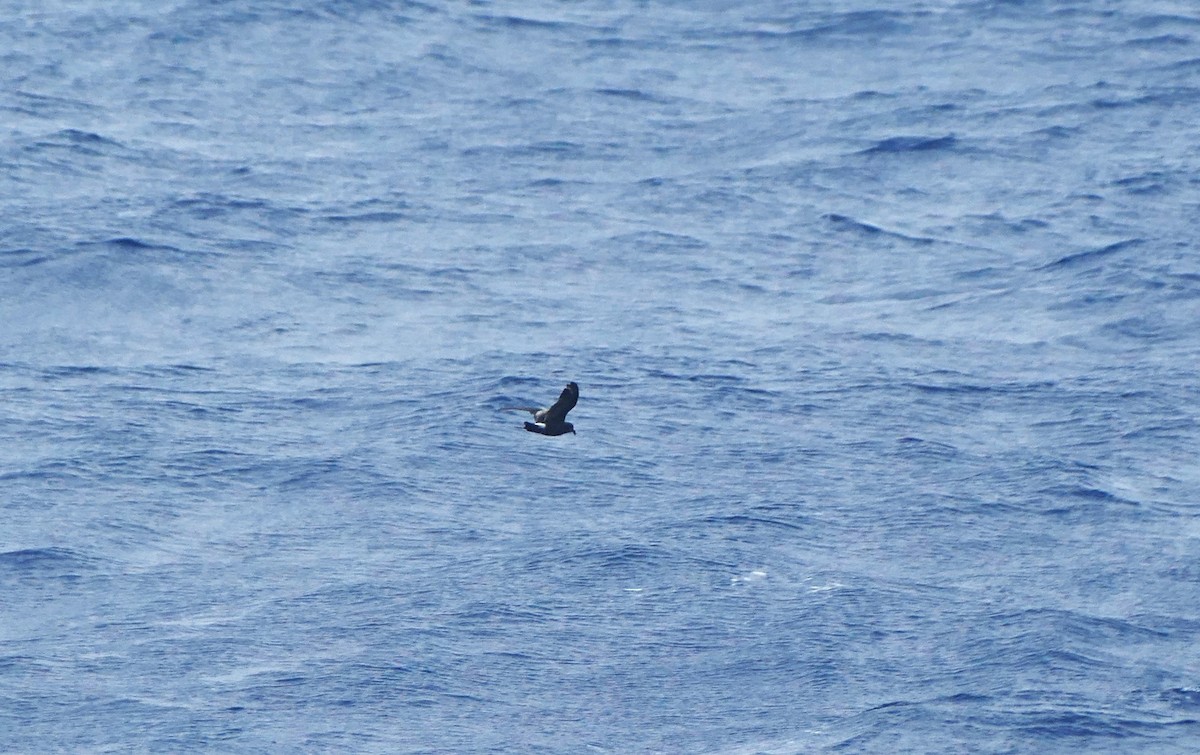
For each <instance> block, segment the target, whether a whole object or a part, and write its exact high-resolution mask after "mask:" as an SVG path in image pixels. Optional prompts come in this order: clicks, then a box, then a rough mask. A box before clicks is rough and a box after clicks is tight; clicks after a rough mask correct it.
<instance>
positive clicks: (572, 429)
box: [567, 422, 579, 435]
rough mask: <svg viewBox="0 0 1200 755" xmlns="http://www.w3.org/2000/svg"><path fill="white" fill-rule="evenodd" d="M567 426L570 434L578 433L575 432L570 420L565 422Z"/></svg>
mask: <svg viewBox="0 0 1200 755" xmlns="http://www.w3.org/2000/svg"><path fill="white" fill-rule="evenodd" d="M567 428H568V429H570V431H571V434H572V435H578V434H579V433H577V432H575V425H572V424H571V423H570V422H568V423H567Z"/></svg>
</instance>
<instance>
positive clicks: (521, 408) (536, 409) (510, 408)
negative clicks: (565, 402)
mask: <svg viewBox="0 0 1200 755" xmlns="http://www.w3.org/2000/svg"><path fill="white" fill-rule="evenodd" d="M500 410H501V411H505V412H529V413H530V414H537V413H538V412H544V411H546V410H545V409H542V408H541V407H538V406H502V407H500Z"/></svg>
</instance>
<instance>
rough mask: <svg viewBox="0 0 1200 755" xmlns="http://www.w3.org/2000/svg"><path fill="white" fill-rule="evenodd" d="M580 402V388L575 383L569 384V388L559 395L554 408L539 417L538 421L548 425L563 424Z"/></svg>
mask: <svg viewBox="0 0 1200 755" xmlns="http://www.w3.org/2000/svg"><path fill="white" fill-rule="evenodd" d="M578 401H579V386H577V385H575V383H567V387H566V388H563V390H562V393H560V394H558V401H555V402H554V406H552V407H550V408H549V409H547V410H546V413H545V414H544V415H542V416H541V417H538V419H539V420H541V421H542V422H545V423H546V424H548V425H552V424H557V423H559V422H562V421H564V420H565V419H566V418H567V412H569V411H571V410H572V409H574V408H575V404H576V402H578ZM534 416H536V415H534Z"/></svg>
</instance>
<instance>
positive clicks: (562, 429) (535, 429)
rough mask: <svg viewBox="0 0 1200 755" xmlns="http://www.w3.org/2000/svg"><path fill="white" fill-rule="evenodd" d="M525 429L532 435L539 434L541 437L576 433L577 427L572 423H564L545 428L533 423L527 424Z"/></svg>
mask: <svg viewBox="0 0 1200 755" xmlns="http://www.w3.org/2000/svg"><path fill="white" fill-rule="evenodd" d="M525 429H526V430H528V431H529V432H531V433H538V434H539V435H566V434H567V433H573V432H575V426H574V425H572V424H571V423H570V422H562V423H560V424H557V425H548V426H545V427H543V426H541V425H535V424H533V423H532V422H526V423H525Z"/></svg>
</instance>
